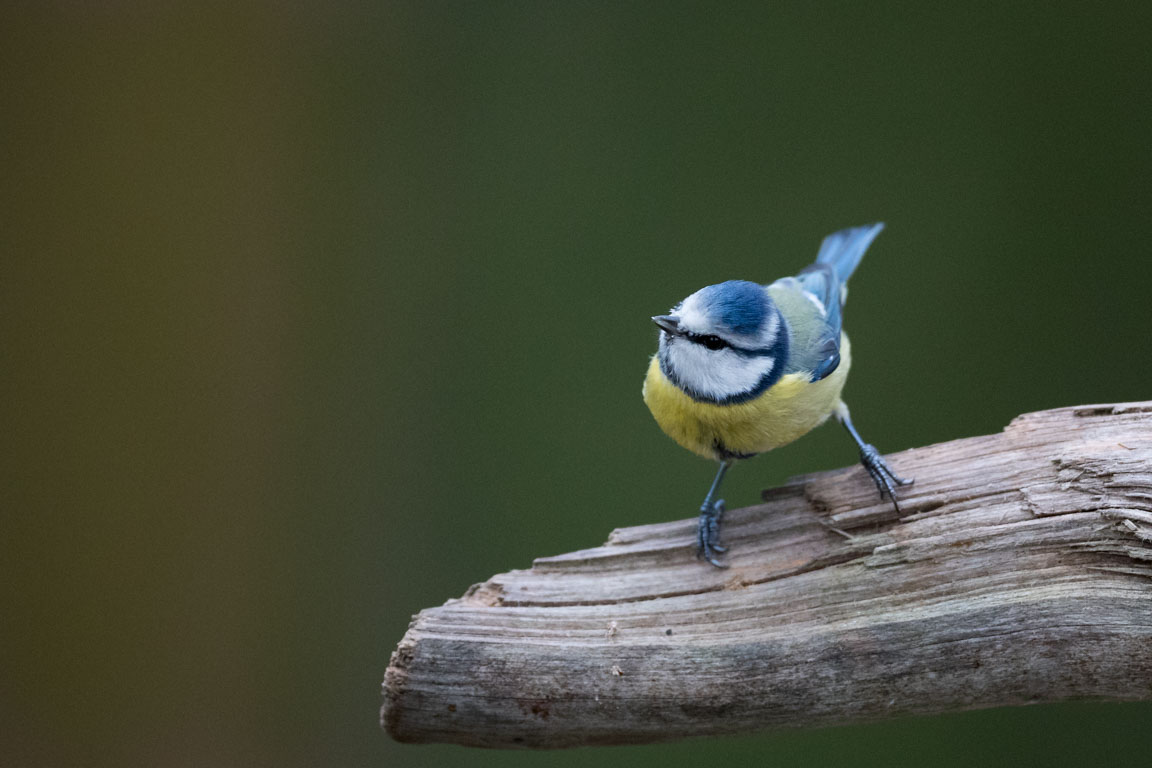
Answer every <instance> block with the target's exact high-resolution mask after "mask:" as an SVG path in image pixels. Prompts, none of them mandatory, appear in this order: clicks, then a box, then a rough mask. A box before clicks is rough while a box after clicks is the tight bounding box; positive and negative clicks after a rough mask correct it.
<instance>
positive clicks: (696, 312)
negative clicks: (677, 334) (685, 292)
mask: <svg viewBox="0 0 1152 768" xmlns="http://www.w3.org/2000/svg"><path fill="white" fill-rule="evenodd" d="M677 316H678V317H679V318H680V325H682V326H684V327H685V328H687V329H688V330H690V331H695V332H697V333H705V332H707V331H710V330H712V328H713V327H714V326H715V323H714V322H713V321H712V320H711V319H710V318H709V317H708V313H707V312H706V311H705V308H704V301H703V299H702V298H701V297H700V291H697V292H696V293H694V294H692V295H691V296H689V297H688V298H686V299H684V301H682V302H681V303H680V309H679V310H677Z"/></svg>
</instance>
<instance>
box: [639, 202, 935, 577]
mask: <svg viewBox="0 0 1152 768" xmlns="http://www.w3.org/2000/svg"><path fill="white" fill-rule="evenodd" d="M883 228H884V224H883V223H882V222H877V223H875V224H870V225H867V226H862V227H852V228H848V229H843V230H840V231H838V232H835V233H833V234H831V235H828V236H827V237H825V238H824V240H823V242H822V243H821V245H820V250H819V251H818V252H817V255H816V261H815V262H814V263H813V264H811V265H809V266H807V267H805V268H804V269H802V270H800V272H799V273H797V274H796V275H795V276H793V277H784V278H781V279H779V280H777V281H775V282H774V283H771V284H768V285H762V284H760V283H756V282H752V281H748V280H728V281H726V282H722V283H717V284H715V285H709V286H706V287H704V288H701V289H700V290H698V291H696V292H695V293H693V294H691V295H690V296H688V297H687V298H685V299H684V300H683V301H681V302H680V303H679V304H676V305H675V306H674V307H672V309H671V310H670V311H669V312H668V314H666V315H656V316H654V317H653V318H652V321H653V322H654V323H656V325H657V326H658V327H659V346H658V348H657V352H656V354H655V355H653V356H652V359H651V361H650V363H649V365H648V371H647V374H646V375H645V378H644V386H643V390H642V394H643V398H644V403H645V404H646V405H647V406H648V409H649V410H650V411H651V412H652V416H653V417H654V418H655V419H656V423H657V424H658V425H659V426H660V428H661V429H662V430H663V431H664V432H665V434H667V435H668V436H669V437H671V438H672V439H673V440H675V441H676V442H677V443H679V444H680V445H681V446H682V447H684V448H687V449H688V450H689V451H692V452H693V453H696V454H698V455H700V456H703V457H704V458H707V459H712V460H714V461H716V462H717V463H718V464H719V467H718V469H717V471H716V475H715V478H714V479H713V481H712V485H711V487H710V488H709V489H708V494H707V495H706V496H705V497H704V503H703V504H701V505H700V516H699V519H698V523H697V530H696V554H697V557H698V558H702V559H704V560H706V561H708V562H709V563H711V564H712V565H714V566H716V567H718V568H723V567H725V566H724V565H723V564H722V563H721V562H720V561H719V560H718V559H717V556H718V555H720V554H723V553H724V552H726V551H727V547H724V546H721V544H720V540H719V534H720V521H721V519H722V517H723V515H724V500H723V499H720V498H717V497H718V495H719V490H720V484H721V482H722V481H723V479H724V475H725V473H726V472H727V471H728V468H729V467H731V466H732V464H733V463H734V462H736V461H738V460H742V459H750V458H752V457H753V456H756V455H757V454H761V453H766V452H768V451H771V450H773V449H775V448H779V447H781V446H783V445H786V444H788V443H790V442H792V441H793V440H796V439H797V438H799V437H801V436H803V435H805V434H807V433H808V432H809V431H811V430H812V429H814V428H816V427H818V426H820V425H821V424H823V423H824V422H825V421H827V420H828V418H829V417H830V416H834V417H835V418H836V420H837V421H839V422H840V424H842V425H843V426H844V428H845V429H846V430H847V431H848V434H849V435H851V437H852V439H853V440H854V441H855V443H856V447H857V449H858V450H859V453H860V463H861V464H863V465H864V468H865V469H866V470H867V472H868V475H869V476H870V477H871V478H872V481H873V482H874V483H875V484H876V488H877V489H878V490H879V492H880V497H881V498H884V496H885V495H887V496H888V498H889V499H890V500H891V501H892V504H893V505H894V506H895V507H896V511H897V514H899V512H900V507H899V504H898V502H897V501H896V488H897V487H899V486H904V485H909V484H911V483H912V482H913V481H912V480H911V479H908V480H905V479H903V478H901V477H899V476H898V475H897V474H896V473H895V472H894V471H893V470H892V468H891V467H890V466H889V465H888V462H887V461H885V460H884V457H883V456H882V455H881V454H880V452H879V451H877V450H876V448H875V446H873V445H871V444H869V443H866V442H864V440H863V439H862V438H861V437H860V433H859V432H858V431H857V430H856V427H855V426H854V425H853V423H852V417H851V415H850V414H849V411H848V406H847V405H845V404H844V401H843V400H842V399H841V397H840V395H841V392H842V390H843V389H844V383H845V381H846V379H847V377H848V369H849V367H850V366H851V363H852V356H851V347H850V345H849V343H848V336H847V335H846V334H845V333H844V331H843V328H842V324H843V309H844V302H845V300H846V299H847V297H848V286H847V283H848V278H850V277H851V276H852V273H853V272H854V271H855V270H856V267H857V266H858V265H859V264H860V260H861V259H862V258H863V257H864V252H865V251H866V250H867V249H868V247H869V246H870V245H871V244H872V241H873V240H874V239H875V238H876V236H877V235H878V234H880V231H881V230H882V229H883Z"/></svg>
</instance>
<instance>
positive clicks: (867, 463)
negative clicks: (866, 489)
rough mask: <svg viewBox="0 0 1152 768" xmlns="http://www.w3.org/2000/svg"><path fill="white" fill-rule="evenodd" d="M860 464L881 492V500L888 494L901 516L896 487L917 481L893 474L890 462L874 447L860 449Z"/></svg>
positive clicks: (868, 446)
mask: <svg viewBox="0 0 1152 768" xmlns="http://www.w3.org/2000/svg"><path fill="white" fill-rule="evenodd" d="M860 463H861V464H863V465H864V469H866V470H868V475H869V476H870V477H871V478H872V482H874V483H875V484H876V489H877V490H878V491H880V498H884V494H888V498H889V499H891V500H892V506H893V507H895V508H896V514H900V505H899V504H898V503H897V502H896V487H897V486H901V485H912V483H914V482H915V480H911V479H909V480H905V479H904V478H902V477H899V476H898V475H897V474H896V473H895V472H893V471H892V467H890V466H888V462H886V461H884V457H883V456H881V455H880V451H878V450H876V446H874V445H865V446H864V447H863V448H861V449H860Z"/></svg>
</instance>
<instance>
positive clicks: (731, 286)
mask: <svg viewBox="0 0 1152 768" xmlns="http://www.w3.org/2000/svg"><path fill="white" fill-rule="evenodd" d="M700 302H701V304H702V306H703V308H704V311H705V312H707V313H708V316H709V317H710V318H712V319H713V320H715V321H716V322H717V323H718V324H720V325H722V326H724V327H725V328H727V329H728V330H729V331H731V332H732V333H736V334H740V335H749V334H753V333H756V332H757V331H759V330H760V328H761V327H762V326H763V325H764V321H765V320H767V319H768V313H769V311H770V309H771V307H772V303H771V300H770V299H769V298H768V294H767V293H765V292H764V286H762V285H759V284H757V283H753V282H751V281H749V280H728V281H727V282H723V283H718V284H716V285H710V286H708V287H707V288H702V289H701V290H700Z"/></svg>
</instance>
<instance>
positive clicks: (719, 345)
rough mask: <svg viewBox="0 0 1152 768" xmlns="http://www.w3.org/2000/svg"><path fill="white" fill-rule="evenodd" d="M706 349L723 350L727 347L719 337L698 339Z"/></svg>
mask: <svg viewBox="0 0 1152 768" xmlns="http://www.w3.org/2000/svg"><path fill="white" fill-rule="evenodd" d="M700 340H701V341H703V342H704V346H706V347H708V349H723V348H724V347H726V346H728V345H727V344H726V343H725V342H724V339H722V338H720V337H719V336H704V337H702V338H701V339H700Z"/></svg>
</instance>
